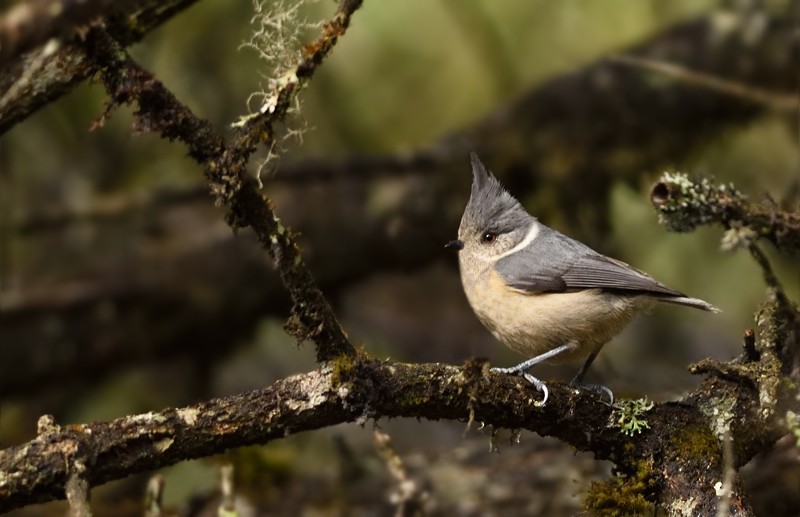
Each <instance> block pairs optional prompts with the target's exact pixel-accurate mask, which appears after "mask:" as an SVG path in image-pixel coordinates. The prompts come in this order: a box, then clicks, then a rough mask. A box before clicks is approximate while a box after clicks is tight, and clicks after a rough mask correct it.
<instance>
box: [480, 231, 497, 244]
mask: <svg viewBox="0 0 800 517" xmlns="http://www.w3.org/2000/svg"><path fill="white" fill-rule="evenodd" d="M495 239H497V234H496V233H494V232H486V233H484V234H483V235H482V236H481V242H484V243H486V244H491V243H493V242H494V241H495Z"/></svg>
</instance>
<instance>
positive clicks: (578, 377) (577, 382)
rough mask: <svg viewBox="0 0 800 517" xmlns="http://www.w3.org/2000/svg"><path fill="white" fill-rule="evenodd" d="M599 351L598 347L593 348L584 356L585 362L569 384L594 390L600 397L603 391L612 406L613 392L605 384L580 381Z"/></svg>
mask: <svg viewBox="0 0 800 517" xmlns="http://www.w3.org/2000/svg"><path fill="white" fill-rule="evenodd" d="M599 352H600V348H596V349H595V350H592V353H591V354H589V357H587V358H586V362H584V363H583V366H581V369H580V370H578V373H577V374H576V375H575V377H573V378H572V380H571V381H570V385H571V386H574V387H576V388H585V389H587V390H591V391H594V392H596V393H600V394H601V397H602V394H603V393H605V394H606V395H608V399H609V405H612V406H613V405H614V393H613V392H612V391H611V390H610V389H608V388H607V387H606V386H603V385H602V384H583V382H582V381H583V377H584V376H585V375H586V371H587V370H588V369H589V366H591V365H592V362H593V361H594V358H595V357H597V354H598V353H599Z"/></svg>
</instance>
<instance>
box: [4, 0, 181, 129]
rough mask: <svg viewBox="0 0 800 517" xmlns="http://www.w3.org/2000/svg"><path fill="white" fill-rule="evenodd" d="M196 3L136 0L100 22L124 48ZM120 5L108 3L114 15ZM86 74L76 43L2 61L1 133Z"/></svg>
mask: <svg viewBox="0 0 800 517" xmlns="http://www.w3.org/2000/svg"><path fill="white" fill-rule="evenodd" d="M196 1H197V0H166V1H159V0H139V1H138V2H136V4H135V5H134V6H132V7H131V10H129V11H126V12H124V13H122V14H120V15H119V16H112V17H109V18H106V19H105V22H108V23H111V24H113V25H115V31H114V32H115V35H116V37H117V38H118V40H119V41H120V42H121V43H122V44H123V45H130V44H131V43H135V42H137V41H139V40H140V39H141V38H142V37H143V36H144V35H145V34H147V33H148V32H150V31H151V30H153V29H154V28H156V27H158V26H159V25H160V24H161V23H163V22H165V21H166V20H169V19H170V18H171V17H172V16H174V15H175V14H177V13H179V12H181V11H183V10H184V9H186V8H187V7H189V6H191V5H192V4H194V3H195V2H196ZM119 3H120V2H112V3H111V4H113V5H114V7H115V9H114V10H115V12H119V9H118V8H117V5H118V4H119ZM124 4H125V5H130V4H133V2H130V1H126V2H124ZM90 74H91V70H90V68H89V66H88V65H87V63H86V56H85V53H84V52H83V48H82V46H81V45H80V44H79V43H78V42H76V41H71V42H66V43H63V44H61V45H58V46H57V47H55V48H54V47H50V48H48V47H44V48H35V49H33V50H31V51H30V52H28V53H26V54H23V55H21V56H19V57H17V58H15V59H12V60H10V61H8V62H6V63H4V64H3V73H2V74H0V135H2V134H3V133H5V132H6V131H8V130H9V129H11V128H12V127H14V125H16V124H17V123H18V122H21V121H22V120H24V119H26V118H27V117H28V116H29V115H31V114H32V113H35V112H36V111H37V110H39V109H40V108H42V107H43V106H46V105H47V104H49V103H50V102H52V101H53V100H55V99H57V98H59V97H60V96H61V95H63V94H65V93H67V92H68V91H70V90H71V89H72V87H73V86H75V85H76V84H78V83H79V82H81V81H82V80H84V79H86V78H87V77H89V75H90Z"/></svg>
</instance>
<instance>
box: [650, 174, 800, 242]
mask: <svg viewBox="0 0 800 517" xmlns="http://www.w3.org/2000/svg"><path fill="white" fill-rule="evenodd" d="M650 199H651V201H652V202H653V206H654V207H655V209H656V212H657V213H658V217H659V222H661V223H662V224H664V225H666V227H667V228H669V229H670V230H672V231H676V232H688V231H692V230H694V229H695V228H697V227H698V226H702V225H706V224H720V225H722V226H723V227H724V228H726V229H729V230H731V233H730V234H729V235H727V236H726V243H725V245H726V246H727V247H734V246H736V245H739V244H741V243H744V244H748V241H752V240H755V239H758V238H764V239H767V240H768V241H770V242H771V243H772V244H774V245H775V246H776V247H777V248H778V249H779V250H781V251H783V252H785V253H788V254H794V255H798V254H800V211H789V210H783V209H781V208H780V207H778V206H776V205H775V204H774V203H753V202H750V201H748V199H747V197H746V196H745V195H744V194H742V193H741V192H739V191H738V190H736V188H734V186H733V185H730V184H729V185H725V184H717V185H715V184H713V183H712V182H711V181H710V180H708V179H703V180H700V181H693V180H691V179H689V177H688V176H687V175H685V174H675V173H665V174H664V175H663V176H662V177H661V179H659V181H658V182H657V183H656V184H655V185H654V186H653V188H652V190H651V192H650Z"/></svg>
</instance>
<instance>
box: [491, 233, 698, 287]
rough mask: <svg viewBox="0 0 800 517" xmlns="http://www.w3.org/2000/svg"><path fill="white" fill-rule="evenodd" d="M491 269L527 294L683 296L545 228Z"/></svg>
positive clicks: (629, 267) (634, 270)
mask: <svg viewBox="0 0 800 517" xmlns="http://www.w3.org/2000/svg"><path fill="white" fill-rule="evenodd" d="M495 269H496V270H497V272H498V273H499V274H500V276H501V277H502V278H503V280H504V281H505V283H506V284H507V285H508V286H510V287H513V288H515V289H519V290H521V291H526V292H530V293H546V292H564V291H579V290H583V289H610V290H619V291H634V292H640V293H651V294H654V295H659V294H660V295H666V296H683V294H682V293H681V292H679V291H676V290H674V289H670V288H669V287H667V286H665V285H664V284H662V283H660V282H658V281H657V280H655V279H654V278H653V277H651V276H650V275H648V274H646V273H643V272H641V271H639V270H637V269H635V268H633V267H631V266H629V265H628V264H626V263H624V262H621V261H619V260H615V259H612V258H609V257H606V256H605V255H601V254H599V253H597V252H596V251H594V250H593V249H591V248H589V247H588V246H586V245H584V244H582V243H580V242H578V241H576V240H574V239H570V238H569V237H567V236H566V235H563V234H560V233H558V232H556V231H555V230H551V229H549V228H546V227H543V228H542V232H540V234H539V235H538V236H537V237H536V239H535V241H534V242H533V243H532V245H531V246H530V247H528V249H525V250H522V251H519V252H517V253H514V254H513V255H509V256H507V257H503V258H501V259H500V260H498V261H497V264H496V265H495Z"/></svg>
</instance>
